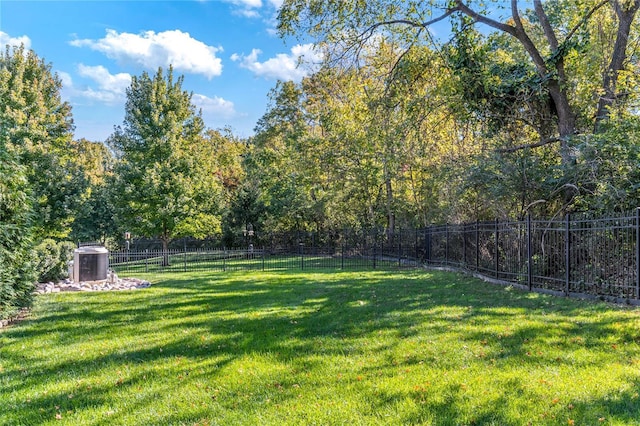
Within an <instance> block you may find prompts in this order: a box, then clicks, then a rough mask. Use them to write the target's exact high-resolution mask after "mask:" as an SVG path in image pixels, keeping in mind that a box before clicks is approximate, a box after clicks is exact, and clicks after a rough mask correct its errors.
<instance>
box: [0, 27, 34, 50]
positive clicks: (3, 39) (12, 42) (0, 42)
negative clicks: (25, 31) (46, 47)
mask: <svg viewBox="0 0 640 426" xmlns="http://www.w3.org/2000/svg"><path fill="white" fill-rule="evenodd" d="M7 44H8V45H9V46H20V45H21V44H24V47H25V49H30V48H31V39H30V38H29V37H27V36H26V35H23V36H20V37H11V36H10V35H9V34H7V33H5V32H2V31H0V47H1V48H2V50H4V49H5V46H6V45H7Z"/></svg>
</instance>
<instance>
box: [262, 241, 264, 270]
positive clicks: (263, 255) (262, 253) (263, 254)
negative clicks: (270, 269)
mask: <svg viewBox="0 0 640 426" xmlns="http://www.w3.org/2000/svg"><path fill="white" fill-rule="evenodd" d="M264 252H265V249H264V245H263V246H262V271H263V272H264Z"/></svg>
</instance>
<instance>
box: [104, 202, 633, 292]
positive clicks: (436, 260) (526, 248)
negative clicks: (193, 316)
mask: <svg viewBox="0 0 640 426" xmlns="http://www.w3.org/2000/svg"><path fill="white" fill-rule="evenodd" d="M149 241H150V240H146V242H145V244H147V246H149ZM243 242H244V243H245V244H246V246H245V247H243V248H239V249H224V248H215V244H214V243H213V242H212V241H209V242H208V244H203V243H199V245H196V246H193V245H191V244H189V245H187V244H186V242H185V243H183V244H182V246H183V247H182V248H172V249H170V250H168V251H162V250H156V249H148V248H147V249H143V250H138V249H134V250H121V251H115V252H111V254H110V265H111V267H112V268H113V269H114V270H115V271H116V272H118V273H120V274H123V273H125V274H129V273H137V272H165V271H175V272H178V271H198V270H219V271H227V270H238V269H260V270H273V269H305V268H307V269H312V268H332V269H350V268H367V269H370V268H386V269H388V268H398V267H400V268H402V267H415V266H420V265H427V266H443V267H453V268H459V269H463V270H466V271H469V272H473V273H477V274H480V275H483V276H485V277H490V278H493V279H497V280H500V281H505V282H510V283H514V284H517V285H520V286H523V287H525V288H528V289H530V290H537V291H547V292H553V293H556V294H565V295H584V296H587V295H591V296H596V297H603V298H607V299H610V300H616V301H627V302H631V303H636V304H637V303H639V302H640V301H639V299H640V296H639V295H640V273H639V268H640V210H635V211H633V212H630V213H624V214H617V215H610V216H608V217H600V218H592V217H589V216H587V215H584V214H580V215H578V214H576V215H573V216H569V215H567V216H565V217H563V218H559V219H550V220H541V219H532V218H530V217H529V218H527V219H525V220H519V221H497V220H496V221H489V222H475V223H466V224H455V225H437V226H430V227H427V228H424V229H410V230H398V231H396V232H388V231H385V230H358V231H356V230H341V231H329V232H326V233H322V234H320V233H314V232H281V233H265V234H260V233H258V234H256V236H255V238H254V239H251V240H244V241H243ZM133 247H134V248H135V247H136V245H135V244H134V245H133ZM174 247H175V245H174ZM178 247H180V245H178Z"/></svg>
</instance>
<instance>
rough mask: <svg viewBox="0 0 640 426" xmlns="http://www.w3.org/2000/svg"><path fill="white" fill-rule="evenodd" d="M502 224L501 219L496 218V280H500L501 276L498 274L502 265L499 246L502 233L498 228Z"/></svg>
mask: <svg viewBox="0 0 640 426" xmlns="http://www.w3.org/2000/svg"><path fill="white" fill-rule="evenodd" d="M499 224H500V219H498V218H496V222H495V226H494V229H495V235H496V241H495V246H496V247H495V248H496V255H495V259H494V260H495V262H494V263H495V265H494V266H495V270H496V278H500V274H499V273H498V270H499V266H500V265H499V263H500V251H499V250H498V245H499V244H500V232H499V229H498V226H499Z"/></svg>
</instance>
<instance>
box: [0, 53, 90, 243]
mask: <svg viewBox="0 0 640 426" xmlns="http://www.w3.org/2000/svg"><path fill="white" fill-rule="evenodd" d="M61 88H62V83H61V81H60V79H59V78H58V77H57V75H55V74H54V73H53V72H52V71H51V66H50V65H49V64H47V63H45V62H44V60H42V59H40V58H39V57H38V56H37V55H36V53H35V52H34V51H32V50H28V51H27V50H25V48H24V47H16V48H10V47H9V46H7V47H6V49H5V50H4V51H3V52H1V53H0V143H2V144H4V145H5V147H6V149H8V150H9V151H11V152H12V153H13V154H14V155H15V156H16V158H17V161H18V162H19V163H20V164H22V165H24V166H25V173H26V177H27V180H28V185H29V187H30V189H31V195H32V199H33V201H34V203H35V204H34V225H35V227H36V238H38V239H41V238H45V237H53V238H64V237H66V236H67V235H68V234H69V231H70V225H71V223H72V221H73V210H74V208H75V205H76V203H77V202H78V201H79V191H78V190H77V187H76V185H77V183H78V182H77V180H76V177H77V176H74V174H73V173H72V172H71V171H70V168H69V167H67V166H68V165H69V162H70V161H71V156H70V151H69V146H70V143H71V139H72V136H73V135H72V131H73V121H72V116H71V107H70V106H69V104H68V103H67V102H63V101H62V99H61V97H60V90H61Z"/></svg>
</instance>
